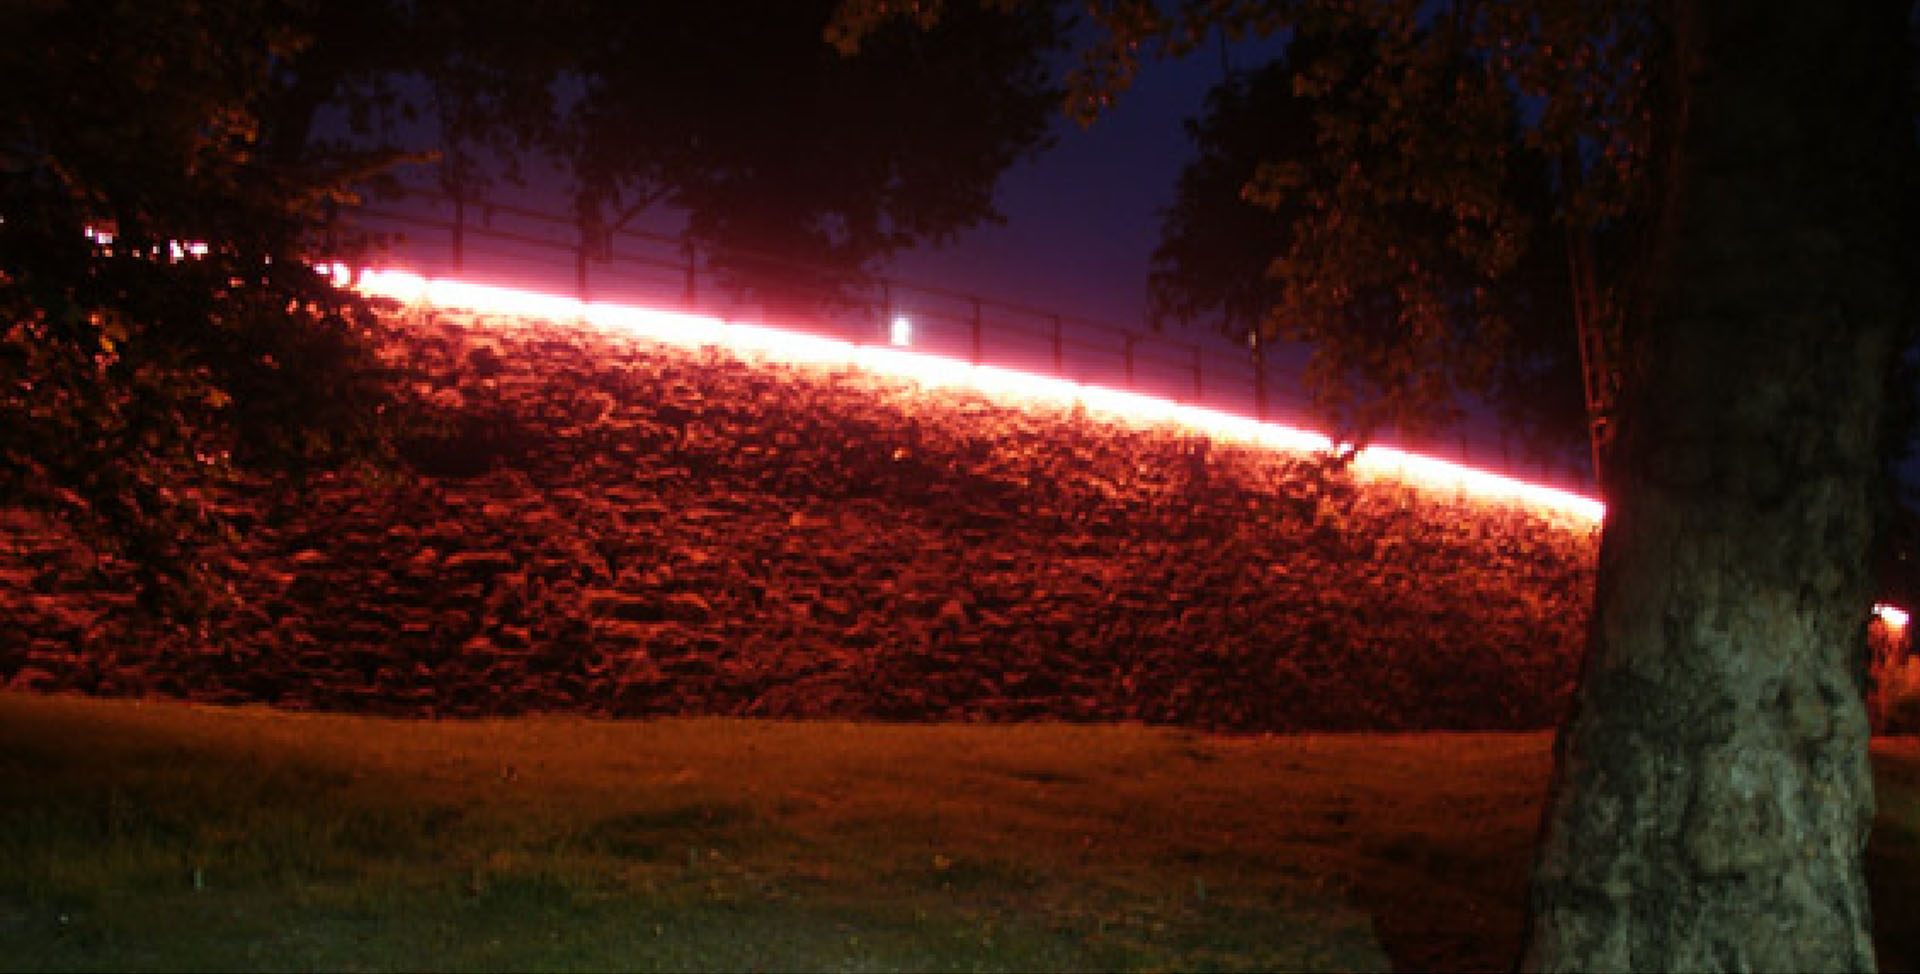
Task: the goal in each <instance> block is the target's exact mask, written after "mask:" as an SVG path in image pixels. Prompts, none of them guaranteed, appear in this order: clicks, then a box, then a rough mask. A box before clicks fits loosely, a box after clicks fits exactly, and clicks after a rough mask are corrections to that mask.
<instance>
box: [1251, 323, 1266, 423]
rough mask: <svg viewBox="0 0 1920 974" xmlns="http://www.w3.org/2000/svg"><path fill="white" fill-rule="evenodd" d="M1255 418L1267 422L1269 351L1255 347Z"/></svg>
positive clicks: (1258, 345)
mask: <svg viewBox="0 0 1920 974" xmlns="http://www.w3.org/2000/svg"><path fill="white" fill-rule="evenodd" d="M1253 418H1254V419H1256V420H1259V421H1260V422H1262V423H1264V422H1266V421H1267V350H1266V349H1264V348H1261V347H1260V344H1259V343H1258V342H1255V343H1254V346H1253Z"/></svg>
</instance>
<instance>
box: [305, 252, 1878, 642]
mask: <svg viewBox="0 0 1920 974" xmlns="http://www.w3.org/2000/svg"><path fill="white" fill-rule="evenodd" d="M322 270H323V273H327V274H329V275H331V276H332V277H333V278H334V280H335V281H336V282H338V283H340V284H342V285H343V286H344V285H346V284H348V283H350V282H351V283H352V286H354V287H355V288H356V289H358V290H359V291H360V292H361V293H363V294H367V295H373V296H378V297H385V298H392V299H395V300H398V301H401V302H404V303H407V304H424V305H430V306H433V307H440V308H457V309H466V310H470V311H475V312H480V313H484V314H499V315H513V316H523V317H529V318H546V319H554V320H560V321H586V322H588V323H590V324H593V325H596V326H598V327H601V328H603V329H606V330H609V331H614V332H619V333H623V334H628V335H633V336H637V337H641V338H646V339H651V340H654V341H658V342H661V343H665V344H674V345H683V346H695V347H698V346H705V345H718V346H723V347H726V348H729V349H731V350H734V351H735V352H740V353H748V354H757V355H761V356H765V357H767V358H769V359H773V360H776V361H783V362H795V363H813V364H819V365H829V366H851V367H855V368H860V369H863V370H866V371H868V372H871V373H874V374H877V375H887V376H893V377H896V378H905V379H911V380H914V381H916V382H919V383H921V384H922V385H924V386H926V387H930V388H932V387H940V386H957V387H961V388H967V389H974V390H978V391H980V392H983V393H987V394H989V395H993V396H996V397H999V398H1003V399H1010V400H1016V401H1022V402H1045V403H1050V404H1054V405H1066V406H1071V405H1073V404H1076V403H1077V404H1079V405H1081V406H1083V407H1085V408H1086V409H1087V410H1088V411H1089V412H1095V413H1101V414H1105V415H1108V416H1111V417H1115V418H1119V419H1122V420H1125V421H1128V422H1132V423H1135V424H1153V423H1173V424H1177V425H1180V426H1184V427H1187V428H1190V429H1193V430H1196V431H1199V432H1203V433H1206V434H1208V435H1210V436H1213V437H1216V438H1219V439H1226V440H1235V441H1239V442H1242V443H1249V444H1254V445H1258V446H1262V447H1266V448H1269V449H1274V450H1283V451H1288V452H1294V453H1302V452H1307V453H1315V452H1317V453H1324V452H1326V451H1329V450H1331V449H1333V448H1334V443H1333V441H1332V440H1330V439H1329V438H1327V437H1326V436H1324V435H1322V434H1319V433H1315V432H1312V431H1310V430H1302V429H1297V428H1295V427H1291V426H1285V425H1282V424H1279V423H1262V422H1258V421H1255V420H1253V419H1249V418H1247V417H1245V416H1237V415H1233V414H1231V413H1224V412H1220V411H1218V410H1214V409H1206V408H1202V407H1198V406H1191V405H1186V404H1182V403H1177V402H1173V401H1171V400H1167V399H1161V398H1158V397H1155V396H1148V395H1142V394H1140V393H1135V392H1126V391H1122V390H1118V389H1108V388H1105V387H1102V386H1095V385H1085V384H1082V383H1078V382H1072V381H1070V380H1067V379H1061V378H1056V377H1051V376H1041V375H1033V374H1030V373H1026V372H1019V371H1015V370H1012V369H1005V368H1000V367H997V366H990V365H974V364H972V363H970V362H966V361H962V360H959V359H953V358H948V357H945V356H940V355H931V354H927V353H924V352H913V351H907V350H905V349H902V348H900V347H898V346H887V345H860V344H855V343H852V342H847V341H842V340H840V339H835V338H827V337H823V336H819V335H810V334H805V333H801V332H794V331H789V330H786V329H782V328H775V327H772V326H769V325H765V324H749V323H745V322H731V321H726V320H723V319H720V318H715V317H711V316H708V315H697V314H687V313H684V312H678V311H661V310H657V309H652V308H643V307H638V306H634V305H625V304H602V303H598V302H594V303H582V302H581V301H579V300H577V299H575V298H568V297H561V296H558V295H552V294H542V293H539V292H536V291H526V290H521V289H518V288H505V287H494V286H491V285H486V284H475V283H471V282H467V281H455V280H446V279H434V278H425V277H422V276H420V275H418V274H414V273H411V272H408V271H400V270H364V271H361V272H360V273H359V274H358V275H357V280H356V279H355V278H356V275H353V274H352V273H351V272H350V271H348V269H347V268H345V267H344V266H342V265H338V264H335V265H330V266H328V267H326V268H323V269H322ZM1353 469H1354V471H1355V472H1356V473H1357V474H1359V475H1360V476H1362V477H1366V478H1369V479H1375V480H1384V481H1397V482H1401V483H1406V484H1410V485H1413V486H1417V487H1423V488H1426V489H1429V490H1436V491H1456V492H1459V493H1464V494H1467V495H1470V496H1474V497H1478V498H1482V499H1486V500H1493V501H1506V502H1513V503H1518V504H1522V505H1525V506H1528V507H1531V508H1535V509H1539V510H1543V511H1547V512H1554V513H1559V514H1564V515H1570V516H1572V517H1573V518H1575V519H1577V520H1580V521H1585V522H1589V523H1593V524H1597V523H1599V521H1600V520H1601V518H1602V517H1604V516H1605V514H1606V507H1605V505H1603V504H1602V503H1601V502H1600V501H1598V500H1596V499H1594V498H1591V497H1586V496H1583V495H1580V494H1576V493H1573V492H1571V491H1565V490H1560V489H1557V488H1553V487H1547V486H1544V485H1541V484H1535V483H1529V482H1527V481H1524V480H1518V479H1515V478H1512V477H1508V476H1505V475H1502V474H1497V473H1493V472H1490V471H1486V470H1480V469H1476V468H1474V467H1469V466H1466V465H1464V464H1460V463H1455V462H1453V461H1450V460H1442V459H1440V458H1438V457H1431V456H1426V455H1424V454H1419V453H1411V452H1408V451H1405V450H1399V449H1395V448H1393V447H1388V446H1371V447H1368V448H1366V449H1365V450H1362V451H1360V453H1359V454H1358V455H1357V456H1355V457H1354V461H1353ZM1894 611H1898V610H1894Z"/></svg>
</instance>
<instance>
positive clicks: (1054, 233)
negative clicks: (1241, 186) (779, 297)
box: [891, 45, 1272, 327]
mask: <svg viewBox="0 0 1920 974" xmlns="http://www.w3.org/2000/svg"><path fill="white" fill-rule="evenodd" d="M1268 47H1269V48H1271V47H1272V45H1268ZM1253 57H1254V54H1253V53H1252V52H1251V51H1249V50H1247V49H1245V48H1240V49H1236V50H1235V51H1233V52H1232V54H1231V60H1230V62H1229V63H1230V64H1231V65H1232V66H1234V67H1236V68H1246V67H1251V66H1253V65H1254V63H1255V62H1254V61H1253ZM1060 63H1061V64H1062V65H1063V67H1065V66H1070V65H1071V64H1073V63H1074V61H1073V58H1072V55H1071V54H1069V55H1066V56H1063V57H1062V58H1061V62H1060ZM1221 75H1222V65H1221V59H1220V54H1219V50H1218V48H1217V47H1209V48H1207V49H1206V50H1204V51H1202V52H1200V53H1197V54H1195V55H1194V56H1192V57H1190V58H1187V59H1185V60H1182V61H1173V62H1163V63H1156V64H1150V65H1148V66H1147V67H1146V69H1145V71H1144V72H1143V73H1142V76H1141V79H1140V83H1139V84H1137V85H1136V86H1135V87H1134V89H1133V90H1132V91H1129V92H1127V93H1126V94H1125V95H1124V96H1122V97H1121V98H1120V99H1119V101H1118V102H1117V104H1116V105H1115V107H1114V108H1113V109H1112V110H1111V111H1110V112H1109V113H1108V114H1106V115H1105V116H1103V117H1102V118H1101V119H1100V120H1099V121H1098V122H1096V123H1095V124H1094V125H1093V126H1092V127H1091V128H1086V129H1082V128H1081V127H1079V126H1078V125H1077V124H1075V123H1073V122H1071V121H1069V120H1068V119H1066V118H1065V117H1062V118H1060V119H1059V120H1058V121H1057V123H1056V126H1055V133H1056V135H1057V137H1058V141H1057V142H1056V144H1055V145H1054V146H1053V148H1051V149H1050V150H1048V151H1047V152H1045V153H1044V154H1043V155H1042V156H1040V157H1039V158H1038V159H1035V160H1033V161H1031V162H1027V163H1024V164H1022V165H1019V166H1017V167H1015V168H1014V169H1012V170H1010V171H1008V172H1007V173H1006V174H1005V175H1004V176H1003V177H1002V178H1001V182H1000V189H999V197H998V203H999V207H1000V210H1001V212H1002V213H1004V214H1005V215H1006V216H1007V222H1006V224H1005V225H1003V226H989V227H979V228H976V229H974V230H971V231H969V232H966V233H964V234H962V235H961V236H960V239H959V240H957V241H956V242H955V243H954V244H952V245H950V246H948V247H946V248H938V249H936V248H922V249H920V250H917V251H915V252H912V253H909V254H905V255H902V256H901V257H899V258H898V259H896V260H894V261H893V262H892V264H891V270H892V272H893V273H894V274H895V275H897V276H899V277H902V278H907V279H910V280H924V281H926V282H927V283H934V284H943V285H945V286H948V287H954V288H959V289H963V290H968V291H977V292H980V293H983V294H988V295H992V296H994V297H1000V298H1004V299H1007V300H1011V301H1015V302H1019V303H1023V304H1031V305H1036V306H1040V307H1044V308H1048V309H1057V310H1059V311H1062V312H1065V313H1068V314H1072V315H1075V316H1078V317H1084V318H1091V319H1093V320H1096V321H1100V322H1103V323H1108V324H1113V325H1118V326H1123V327H1142V326H1144V325H1145V322H1146V306H1147V305H1146V295H1147V269H1148V263H1149V259H1150V257H1151V256H1152V253H1153V248H1154V245H1155V243H1156V242H1157V241H1158V240H1159V233H1160V211H1161V210H1162V209H1163V208H1164V207H1166V206H1167V204H1168V203H1170V202H1171V201H1172V198H1173V188H1174V181H1175V180H1176V179H1177V178H1178V176H1179V174H1180V169H1181V167H1182V166H1183V165H1184V164H1185V163H1186V161H1187V159H1188V158H1189V157H1190V156H1191V155H1192V151H1193V150H1192V143H1191V142H1190V141H1189V140H1188V138H1187V135H1186V132H1185V131H1184V129H1183V128H1182V123H1183V121H1184V120H1185V119H1187V118H1189V117H1191V116H1193V115H1196V114H1198V113H1199V111H1200V109H1201V107H1202V105H1203V103H1204V100H1205V98H1206V93H1207V90H1208V89H1209V88H1211V87H1212V86H1213V85H1215V84H1218V83H1219V81H1220V80H1221Z"/></svg>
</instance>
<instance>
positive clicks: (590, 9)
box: [555, 0, 1061, 305]
mask: <svg viewBox="0 0 1920 974" xmlns="http://www.w3.org/2000/svg"><path fill="white" fill-rule="evenodd" d="M834 6H835V5H834V3H833V2H832V0H805V2H786V3H779V4H766V3H760V2H757V0H716V2H710V3H700V4H680V5H674V6H672V7H670V8H667V9H660V8H658V7H656V6H652V5H636V4H630V3H624V2H600V3H594V2H583V3H582V4H581V5H580V7H579V9H578V11H577V13H576V16H578V17H579V18H580V19H579V24H580V29H579V35H578V36H579V44H578V45H577V46H575V47H574V48H573V50H572V51H571V52H570V59H569V62H568V63H567V64H566V65H565V72H566V74H567V75H568V76H569V77H571V78H572V79H573V80H574V81H576V82H577V83H578V85H579V86H580V87H581V89H582V91H581V94H580V96H579V97H578V98H577V99H576V100H574V101H573V103H572V104H571V105H569V106H567V110H566V113H565V114H564V116H563V117H562V118H561V119H560V124H559V126H558V143H557V145H556V146H555V150H556V152H557V154H558V156H559V157H560V159H561V160H562V161H563V163H564V164H565V165H566V166H567V167H568V168H569V170H570V171H571V173H572V176H573V180H574V186H575V190H576V193H577V199H578V201H579V206H578V209H579V213H580V215H581V217H582V218H583V220H586V221H597V224H598V226H600V227H602V228H607V229H611V228H614V227H617V226H619V225H620V224H621V223H623V222H625V221H627V220H629V219H631V218H632V217H633V216H634V215H636V214H638V213H639V212H642V211H644V210H645V209H646V208H648V207H650V206H654V205H662V204H663V205H667V206H671V207H677V208H679V209H682V210H684V211H685V212H686V213H687V215H688V221H689V227H688V228H689V232H690V233H691V234H692V236H693V237H694V239H695V240H697V241H698V242H700V243H701V244H703V245H705V246H706V247H707V248H708V250H709V252H710V254H711V255H712V260H713V262H714V264H715V265H716V266H717V267H718V268H719V269H720V270H721V271H722V273H723V275H724V276H725V277H726V278H727V279H728V280H730V282H731V283H732V284H733V285H734V286H735V288H736V289H737V290H740V291H743V292H746V293H749V294H752V295H756V296H758V297H760V298H761V299H763V300H767V299H772V300H775V301H776V302H786V303H791V302H797V303H800V304H803V305H804V304H810V303H811V304H817V303H820V302H821V301H822V300H823V299H824V300H829V301H830V300H834V299H837V298H840V297H844V296H845V295H846V291H847V290H848V288H849V286H850V285H857V284H858V282H859V274H860V272H861V271H862V270H863V269H864V268H865V267H866V266H867V265H868V264H869V263H870V262H871V261H873V260H875V259H877V258H880V257H884V256H885V255H887V254H889V253H891V252H893V251H895V250H898V249H900V248H902V247H905V246H908V245H912V244H915V243H920V242H926V241H932V242H940V241H943V240H947V239H950V238H951V237H952V236H953V235H954V234H955V233H957V232H959V231H960V230H962V229H965V228H967V227H970V226H973V225H976V224H979V223H982V222H992V221H998V220H999V219H1000V216H999V214H998V213H997V212H996V211H995V209H994V205H993V189H994V184H995V181H996V179H997V177H998V176H999V174H1000V173H1001V172H1002V171H1004V170H1005V169H1006V168H1007V167H1008V166H1010V165H1011V164H1012V163H1014V162H1015V161H1017V160H1018V159H1020V158H1021V157H1022V156H1024V155H1026V154H1029V153H1031V152H1034V151H1037V150H1038V149H1039V148H1040V147H1042V146H1043V145H1044V144H1045V143H1046V141H1047V132H1048V128H1049V122H1050V120H1051V119H1052V118H1054V117H1055V116H1056V115H1057V113H1058V110H1059V104H1060V98H1061V92H1060V91H1059V90H1058V89H1057V88H1056V87H1055V86H1054V85H1053V84H1052V82H1051V81H1050V79H1049V78H1048V76H1047V71H1046V66H1045V57H1046V55H1047V53H1048V52H1049V51H1050V50H1052V49H1054V48H1055V47H1057V46H1058V44H1059V40H1058V38H1059V34H1060V25H1059V23H1058V22H1057V20H1056V18H1055V17H1054V16H1053V14H1052V13H1051V12H1050V11H1049V10H1047V9H1046V8H1044V7H1030V8H1023V9H1018V10H1011V11H993V10H983V9H980V8H979V6H977V5H975V4H971V3H968V4H957V5H955V7H954V9H953V10H951V11H950V15H949V16H948V17H946V18H944V19H943V20H942V22H941V23H940V25H939V26H938V27H936V28H935V29H934V30H933V31H932V32H930V33H926V34H923V33H921V32H920V31H917V30H915V29H914V28H913V27H912V26H911V25H906V24H896V25H892V26H890V27H888V28H885V29H882V30H880V31H878V32H877V33H875V34H874V35H873V36H872V37H870V38H868V42H867V43H866V44H865V45H864V47H863V49H862V51H861V53H860V55H859V56H858V57H852V58H846V57H841V56H840V55H839V54H837V53H836V52H835V50H834V49H833V48H832V47H830V46H828V45H826V44H823V43H821V40H820V37H821V31H822V30H823V28H824V27H825V26H826V25H827V23H828V22H829V20H830V18H831V16H832V14H833V10H834Z"/></svg>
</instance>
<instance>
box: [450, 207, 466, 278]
mask: <svg viewBox="0 0 1920 974" xmlns="http://www.w3.org/2000/svg"><path fill="white" fill-rule="evenodd" d="M466 236H467V200H466V197H464V196H462V195H460V194H459V193H455V194H453V273H454V274H455V275H456V276H457V275H459V274H461V273H462V272H464V271H465V270H466V260H465V253H464V251H465V247H464V246H463V245H464V243H465V242H466Z"/></svg>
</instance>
